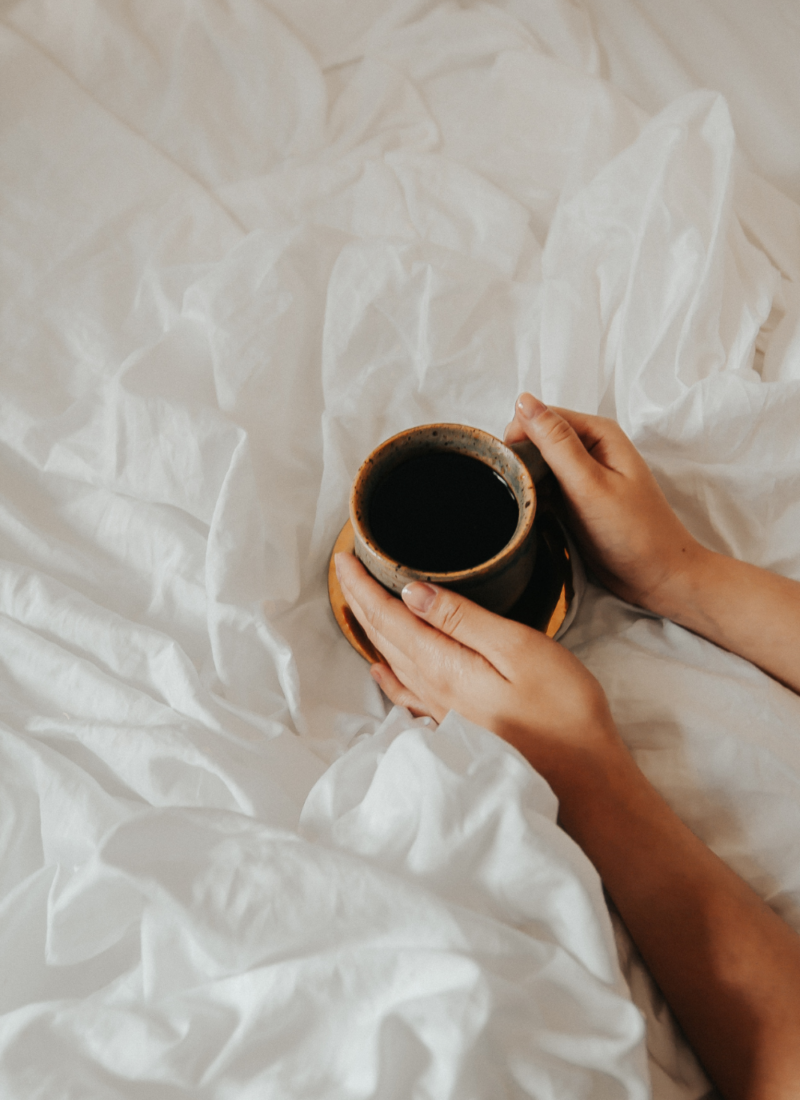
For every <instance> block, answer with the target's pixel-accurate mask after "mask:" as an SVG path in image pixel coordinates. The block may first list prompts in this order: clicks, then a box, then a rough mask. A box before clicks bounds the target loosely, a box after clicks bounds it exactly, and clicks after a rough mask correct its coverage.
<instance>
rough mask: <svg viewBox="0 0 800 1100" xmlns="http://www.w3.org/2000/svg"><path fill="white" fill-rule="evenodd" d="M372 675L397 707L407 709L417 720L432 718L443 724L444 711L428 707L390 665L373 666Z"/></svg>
mask: <svg viewBox="0 0 800 1100" xmlns="http://www.w3.org/2000/svg"><path fill="white" fill-rule="evenodd" d="M370 674H371V676H372V679H373V680H374V681H375V683H376V684H377V685H378V687H379V688H380V689H381V691H382V692H383V694H384V695H385V696H386V697H387V698H388V699H389V701H390V702H392V703H394V704H395V706H398V707H405V708H406V710H409V711H411V713H412V714H413V715H414V717H415V718H428V717H430V718H434V719H435V720H436V721H437V722H441V720H442V718H444V715H445V712H444V711H441V710H440V709H439V708H438V707H436V706H433V707H427V706H426V705H425V703H423V702H422V700H421V699H419V698H418V697H417V696H416V695H415V694H414V692H413V691H411V690H410V689H409V688H407V687H406V686H405V684H403V683H402V682H401V681H400V680H399V679H398V678H397V676H396V675H395V674H394V672H393V671H392V670H391V668H389V666H388V665H373V666H372V668H371V669H370Z"/></svg>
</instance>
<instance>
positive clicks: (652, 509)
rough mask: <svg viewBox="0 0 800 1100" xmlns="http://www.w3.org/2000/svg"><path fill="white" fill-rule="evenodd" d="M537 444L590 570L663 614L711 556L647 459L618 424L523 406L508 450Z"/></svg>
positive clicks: (524, 400) (527, 401)
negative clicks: (683, 582)
mask: <svg viewBox="0 0 800 1100" xmlns="http://www.w3.org/2000/svg"><path fill="white" fill-rule="evenodd" d="M526 437H527V438H528V439H530V440H532V441H533V442H534V443H535V444H536V446H537V447H538V448H539V450H540V451H541V452H542V456H543V458H544V460H545V462H547V464H548V465H549V466H550V468H551V469H552V471H553V473H554V474H555V476H556V478H557V479H558V482H559V484H560V486H561V491H562V493H563V496H564V500H565V502H566V505H567V511H568V518H569V521H570V527H571V528H572V530H573V532H574V534H575V537H576V539H577V541H578V544H579V546H580V548H581V551H582V552H583V555H584V557H585V559H586V561H587V564H588V565H589V566H590V567H591V569H592V570H593V572H594V573H595V574H596V576H597V577H598V579H599V580H601V581H602V583H603V584H605V585H606V587H607V588H609V589H610V590H611V591H612V592H613V593H614V594H615V595H617V596H621V597H622V599H624V600H627V601H628V602H629V603H635V604H639V606H641V607H646V608H649V609H650V610H651V611H656V612H659V611H660V609H663V608H665V607H667V606H669V604H670V600H669V591H670V589H671V587H673V586H674V585H675V584H676V583H677V582H678V581H679V579H680V578H681V577H682V576H683V575H685V573H686V572H687V570H690V569H692V568H694V566H695V563H696V561H697V560H698V559H699V558H700V557H701V556H702V555H703V554H704V553H705V551H704V548H703V547H702V546H701V545H700V544H699V543H698V542H697V541H696V540H695V539H694V538H693V537H692V536H691V535H690V534H689V532H688V531H687V530H686V528H685V527H684V526H683V524H682V523H681V521H680V520H679V519H678V517H677V516H676V515H675V513H674V512H673V511H672V509H671V508H670V506H669V504H668V503H667V500H666V497H665V496H664V494H663V493H662V492H661V489H660V488H659V487H658V484H657V482H656V479H655V478H654V477H653V475H652V473H651V472H650V470H649V469H648V467H647V464H646V463H645V461H644V459H643V458H642V457H641V455H640V454H639V452H638V451H637V450H636V448H635V447H634V445H633V444H632V443H631V441H630V440H629V439H628V437H627V436H626V435H625V433H624V432H623V430H622V429H621V428H620V427H619V425H618V424H616V423H615V422H614V421H613V420H606V419H605V418H604V417H600V416H588V415H586V414H584V413H576V412H571V411H570V410H568V409H551V408H548V407H547V406H546V405H543V404H542V402H541V401H539V400H537V399H536V398H535V397H533V396H532V395H531V394H528V393H525V394H522V396H521V397H520V398H519V401H518V402H517V405H516V409H515V415H514V419H513V420H512V421H511V423H510V424H509V425H508V427H507V428H506V434H505V439H506V442H507V443H517V442H519V441H520V440H522V439H525V438H526Z"/></svg>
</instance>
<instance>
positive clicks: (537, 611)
mask: <svg viewBox="0 0 800 1100" xmlns="http://www.w3.org/2000/svg"><path fill="white" fill-rule="evenodd" d="M533 532H534V536H535V537H536V539H537V540H538V544H537V547H536V564H535V565H534V568H533V576H532V577H531V579H530V581H529V582H528V587H527V588H526V589H525V591H524V592H523V593H522V595H521V596H520V598H519V599H518V600H517V602H516V603H515V604H514V606H513V607H512V608H511V609H510V610H509V611H508V612H506V615H505V617H506V618H507V619H514V620H515V621H516V622H518V623H524V624H525V626H531V627H533V628H534V630H539V631H541V632H542V633H543V634H546V635H547V637H548V638H554V637H555V635H556V634H557V633H558V631H559V630H560V628H561V626H562V625H563V624H564V621H565V619H566V618H567V614H568V612H569V610H570V607H571V606H572V603H573V600H574V599H575V585H574V570H573V563H572V556H571V553H570V546H569V544H568V542H567V537H566V534H565V532H564V528H563V527H562V526H561V523H560V522H559V519H558V517H557V516H556V514H555V512H554V511H553V509H552V507H544V508H542V510H541V512H540V513H539V514H538V515H537V516H536V522H535V524H534V528H533ZM354 546H355V536H354V534H353V527H352V525H351V523H350V520H349V519H348V520H347V522H346V523H345V525H344V527H343V528H342V529H341V531H340V532H339V537H338V538H337V539H336V542H335V543H334V545H333V550H332V551H331V557H330V561H329V563H328V598H329V599H330V602H331V609H332V611H333V614H334V618H335V619H336V622H337V623H338V624H339V629H340V630H341V632H342V634H344V636H345V638H347V640H348V642H349V643H350V645H351V646H352V647H353V649H355V650H356V652H357V653H360V654H361V656H362V657H363V658H364V660H366V661H369V663H370V664H375V663H376V661H381V660H382V658H381V655H380V654H379V653H378V651H377V650H376V649H375V647H374V646H373V644H372V642H371V641H370V640H369V638H368V637H367V635H366V634H365V633H364V630H363V628H362V626H361V624H360V623H359V621H358V619H357V618H356V617H355V615H354V614H353V612H352V611H351V610H350V608H349V606H348V605H347V601H346V600H345V598H344V595H343V594H342V590H341V588H340V587H339V579H338V577H337V576H336V569H335V567H334V563H333V559H334V556H335V555H336V554H340V553H349V554H352V553H353V548H354Z"/></svg>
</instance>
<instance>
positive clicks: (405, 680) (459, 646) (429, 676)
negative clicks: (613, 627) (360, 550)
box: [336, 554, 627, 801]
mask: <svg viewBox="0 0 800 1100" xmlns="http://www.w3.org/2000/svg"><path fill="white" fill-rule="evenodd" d="M336 573H337V576H338V578H339V583H340V584H341V586H342V591H343V593H344V596H345V598H346V600H347V602H348V604H349V605H350V607H351V609H352V611H353V613H354V614H355V616H356V618H357V619H358V621H359V622H360V623H361V625H362V626H363V628H364V630H365V631H366V633H367V635H368V637H369V639H370V641H371V642H372V643H373V644H374V645H375V646H376V647H377V649H378V650H379V651H380V652H381V654H382V655H383V656H384V657H385V659H386V662H387V663H386V664H380V665H374V666H373V669H372V673H373V676H374V677H375V679H376V680H377V682H378V683H379V684H380V686H381V688H382V689H383V691H384V692H385V693H386V695H388V697H389V698H390V699H391V700H392V702H394V703H397V704H399V705H401V706H406V707H408V708H409V710H411V711H412V712H414V713H416V714H429V715H431V717H433V718H435V719H436V721H437V722H438V721H441V720H442V718H444V716H445V714H446V713H447V712H448V711H449V710H456V711H458V713H459V714H461V715H463V717H464V718H467V719H469V720H470V721H473V722H475V723H477V724H478V725H481V726H483V727H485V728H486V729H489V730H492V731H493V732H494V733H496V734H498V735H499V736H500V737H502V738H503V739H504V740H506V741H508V742H509V743H510V744H512V745H514V747H515V748H516V749H518V750H519V751H520V752H521V753H522V754H523V755H524V756H525V757H526V758H527V759H528V760H529V761H530V763H531V764H532V765H533V766H534V767H535V768H536V770H537V771H538V772H539V773H540V774H541V775H543V776H544V777H545V779H547V780H548V782H549V783H550V785H551V787H552V788H553V790H554V791H555V793H556V795H557V796H558V797H559V799H560V800H562V801H563V799H564V798H565V797H567V796H568V792H569V789H570V787H571V786H572V785H574V784H576V783H578V781H579V780H580V779H581V778H582V777H584V776H585V775H586V773H587V771H589V770H591V771H594V772H597V771H598V770H599V771H602V770H603V769H602V768H600V767H599V765H600V764H601V763H602V762H606V763H611V764H613V761H614V760H616V759H618V756H619V754H620V753H621V754H622V755H624V756H627V752H626V750H625V749H624V747H623V745H622V741H621V740H620V737H619V734H618V733H617V730H616V727H615V726H614V722H613V719H612V717H611V713H610V711H609V708H608V702H607V700H606V697H605V695H604V693H603V689H602V688H601V687H600V685H599V683H598V682H597V680H595V678H594V677H593V676H592V675H591V673H590V672H588V670H587V669H585V668H584V666H583V665H582V664H581V663H580V661H579V660H578V659H577V657H574V656H573V655H572V654H571V653H570V652H569V651H568V650H566V649H564V648H563V647H562V646H560V645H559V644H558V643H557V642H554V641H552V640H551V639H550V638H547V637H545V635H543V634H540V633H538V632H537V631H535V630H531V629H529V628H528V627H526V626H522V625H521V624H519V623H515V622H511V621H510V620H508V619H503V618H501V616H499V615H494V614H492V613H491V612H490V611H486V610H484V609H483V608H482V607H479V606H478V605H477V604H474V603H472V602H471V601H470V600H467V599H465V598H464V597H463V596H459V595H458V594H457V593H455V592H450V591H448V590H447V589H444V588H439V587H436V586H434V585H429V584H423V583H421V582H416V583H414V584H409V585H406V587H405V588H404V590H403V600H402V601H400V600H398V599H396V598H395V597H394V596H392V595H390V593H388V592H387V591H386V590H385V589H384V588H382V587H381V585H379V584H378V583H377V582H376V581H374V580H373V579H372V577H370V575H369V574H368V573H367V571H366V569H364V567H363V566H362V565H361V563H360V562H359V561H358V560H357V559H356V558H355V557H353V556H352V555H351V554H338V555H337V557H336Z"/></svg>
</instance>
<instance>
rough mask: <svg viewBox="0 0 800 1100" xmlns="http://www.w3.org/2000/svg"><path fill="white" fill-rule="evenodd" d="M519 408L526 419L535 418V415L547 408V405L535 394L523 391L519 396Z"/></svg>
mask: <svg viewBox="0 0 800 1100" xmlns="http://www.w3.org/2000/svg"><path fill="white" fill-rule="evenodd" d="M517 408H518V409H519V411H520V412H521V413H522V415H523V416H524V417H525V419H526V420H533V418H534V416H536V414H537V413H540V412H541V411H542V410H543V409H546V408H547V406H546V405H545V404H544V402H542V401H540V400H539V399H538V398H537V397H534V396H533V394H531V393H521V394H520V395H519V397H518V398H517Z"/></svg>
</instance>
